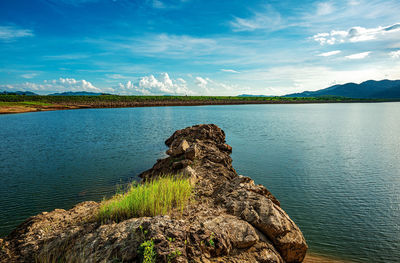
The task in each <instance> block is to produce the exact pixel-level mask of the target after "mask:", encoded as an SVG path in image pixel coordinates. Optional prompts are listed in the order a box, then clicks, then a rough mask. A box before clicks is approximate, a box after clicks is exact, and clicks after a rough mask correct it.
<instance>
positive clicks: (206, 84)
mask: <svg viewBox="0 0 400 263" xmlns="http://www.w3.org/2000/svg"><path fill="white" fill-rule="evenodd" d="M195 84H196V86H197V87H198V88H199V89H200V90H199V92H198V93H199V94H200V95H214V96H215V95H232V94H234V93H235V90H238V88H239V86H238V85H231V84H226V83H222V82H219V81H215V80H212V79H210V78H202V77H196V78H195Z"/></svg>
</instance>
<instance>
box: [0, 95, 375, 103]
mask: <svg viewBox="0 0 400 263" xmlns="http://www.w3.org/2000/svg"><path fill="white" fill-rule="evenodd" d="M364 100H365V101H371V100H366V99H351V98H345V97H338V96H321V97H304V98H303V97H237V96H118V95H100V96H40V95H37V96H23V95H0V101H7V102H21V101H30V102H43V103H56V104H75V105H78V104H82V105H93V106H96V105H99V106H113V105H114V106H126V105H128V106H129V105H133V104H135V103H144V104H145V103H154V102H177V103H178V102H181V103H184V102H199V103H200V102H203V103H204V102H210V103H212V102H213V103H218V102H220V103H226V102H232V103H235V102H237V103H238V102H271V103H273V102H296V101H304V102H314V101H315V102H317V101H332V102H337V101H364ZM373 101H378V100H373Z"/></svg>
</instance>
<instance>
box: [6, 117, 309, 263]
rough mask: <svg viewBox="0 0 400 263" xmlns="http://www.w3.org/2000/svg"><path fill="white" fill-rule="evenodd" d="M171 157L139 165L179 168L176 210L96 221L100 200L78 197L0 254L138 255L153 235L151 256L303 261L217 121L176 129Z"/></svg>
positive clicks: (89, 258) (127, 258)
mask: <svg viewBox="0 0 400 263" xmlns="http://www.w3.org/2000/svg"><path fill="white" fill-rule="evenodd" d="M165 143H166V145H167V146H168V147H169V149H168V150H167V154H168V155H169V157H167V158H165V159H162V160H158V161H157V162H156V164H155V165H154V166H153V168H152V169H150V170H148V171H145V172H143V173H142V174H141V175H140V176H141V178H143V180H149V179H153V178H156V177H158V176H162V175H164V174H184V175H186V176H188V177H189V178H190V180H191V182H192V183H193V185H194V194H193V199H194V201H193V202H192V203H191V204H190V205H189V206H188V207H187V209H186V210H185V211H184V212H183V214H182V213H178V212H172V213H171V214H170V215H168V216H156V217H142V218H132V219H128V220H125V221H123V222H120V223H113V224H103V225H101V224H99V223H98V222H96V221H95V220H94V219H93V218H94V216H95V214H96V212H97V209H98V206H99V204H98V203H96V202H84V203H81V204H78V205H77V206H75V207H74V208H72V209H71V210H68V211H65V210H61V209H56V210H54V211H52V212H49V213H42V214H39V215H37V216H34V217H31V218H29V219H28V220H27V221H25V222H24V223H23V224H21V225H20V226H19V227H18V228H17V229H15V230H14V231H13V232H12V233H11V234H10V235H9V236H7V237H6V238H5V239H4V240H2V239H0V247H1V250H0V262H55V261H56V260H62V261H65V262H141V259H140V256H139V255H138V248H139V246H140V244H141V243H142V242H143V241H144V240H148V239H153V240H154V243H155V250H156V252H157V262H302V261H303V259H304V257H305V254H306V251H307V244H306V242H305V240H304V237H303V235H302V233H301V231H300V229H299V228H298V227H297V226H296V224H295V223H294V222H293V221H292V220H291V219H290V218H289V216H288V215H287V214H286V213H285V212H284V211H283V210H282V209H281V208H280V204H279V201H278V200H277V199H276V198H275V197H274V196H273V195H272V194H271V193H270V192H269V191H268V190H267V189H266V188H265V187H264V186H262V185H255V184H254V181H253V180H251V179H250V178H248V177H244V176H239V175H238V174H237V173H236V171H235V169H234V168H233V167H232V159H231V158H230V154H231V152H232V148H231V147H230V146H229V145H227V144H226V143H225V134H224V132H223V131H222V130H221V129H220V128H218V127H217V126H216V125H213V124H210V125H197V126H193V127H188V128H186V129H183V130H178V131H176V132H175V133H174V134H173V135H172V136H171V137H170V138H169V139H167V140H166V142H165Z"/></svg>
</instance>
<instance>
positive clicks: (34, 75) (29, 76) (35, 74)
mask: <svg viewBox="0 0 400 263" xmlns="http://www.w3.org/2000/svg"><path fill="white" fill-rule="evenodd" d="M37 75H38V74H37V73H26V74H22V75H21V77H23V78H24V79H33V78H34V77H36V76H37Z"/></svg>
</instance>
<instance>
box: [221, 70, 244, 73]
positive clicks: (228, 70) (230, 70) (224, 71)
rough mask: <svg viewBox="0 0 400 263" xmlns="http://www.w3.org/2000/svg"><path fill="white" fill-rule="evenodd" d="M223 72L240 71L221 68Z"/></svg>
mask: <svg viewBox="0 0 400 263" xmlns="http://www.w3.org/2000/svg"><path fill="white" fill-rule="evenodd" d="M221 71H223V72H229V73H240V72H239V71H236V70H234V69H221Z"/></svg>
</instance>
